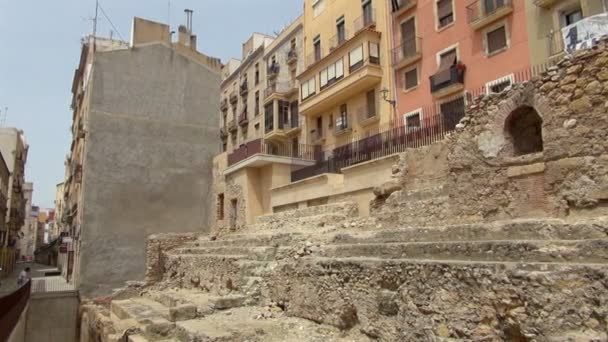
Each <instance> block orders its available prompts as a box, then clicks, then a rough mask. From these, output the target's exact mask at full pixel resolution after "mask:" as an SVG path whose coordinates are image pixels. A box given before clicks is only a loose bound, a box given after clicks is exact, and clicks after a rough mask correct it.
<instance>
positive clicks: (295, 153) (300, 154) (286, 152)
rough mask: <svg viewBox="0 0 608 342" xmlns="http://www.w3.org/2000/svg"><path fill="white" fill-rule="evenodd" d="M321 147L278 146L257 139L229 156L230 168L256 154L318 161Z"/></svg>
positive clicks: (302, 145)
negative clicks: (317, 157)
mask: <svg viewBox="0 0 608 342" xmlns="http://www.w3.org/2000/svg"><path fill="white" fill-rule="evenodd" d="M318 151H319V147H316V146H314V145H307V144H297V145H292V144H288V143H286V144H276V143H271V142H268V141H266V140H264V139H256V140H252V141H249V142H247V143H246V144H243V145H241V146H240V147H239V148H237V149H235V150H234V151H233V152H232V153H231V154H229V155H228V166H232V165H234V164H236V163H238V162H240V161H243V160H245V159H247V158H249V157H252V156H254V155H256V154H268V155H273V156H279V157H289V158H298V159H305V160H316V156H317V154H318Z"/></svg>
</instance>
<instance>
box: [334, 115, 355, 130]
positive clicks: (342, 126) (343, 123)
mask: <svg viewBox="0 0 608 342" xmlns="http://www.w3.org/2000/svg"><path fill="white" fill-rule="evenodd" d="M350 122H351V118H350V115H346V116H345V117H338V118H336V119H335V122H334V134H342V133H346V132H347V131H349V130H350V129H351V123H350Z"/></svg>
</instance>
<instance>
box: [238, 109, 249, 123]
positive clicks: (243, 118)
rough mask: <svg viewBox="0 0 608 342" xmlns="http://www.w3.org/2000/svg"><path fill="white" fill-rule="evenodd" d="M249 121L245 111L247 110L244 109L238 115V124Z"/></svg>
mask: <svg viewBox="0 0 608 342" xmlns="http://www.w3.org/2000/svg"><path fill="white" fill-rule="evenodd" d="M248 123H249V114H248V113H247V110H246V109H245V110H244V111H243V112H242V113H241V114H240V115H239V125H240V126H243V125H246V124H248Z"/></svg>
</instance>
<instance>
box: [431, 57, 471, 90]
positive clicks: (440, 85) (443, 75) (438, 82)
mask: <svg viewBox="0 0 608 342" xmlns="http://www.w3.org/2000/svg"><path fill="white" fill-rule="evenodd" d="M464 73H465V68H464V65H462V64H457V65H452V66H451V67H450V68H449V69H446V70H443V71H440V72H438V73H436V74H434V75H432V76H431V77H430V80H431V93H434V92H437V91H439V90H441V89H444V88H447V87H449V86H451V85H454V84H464Z"/></svg>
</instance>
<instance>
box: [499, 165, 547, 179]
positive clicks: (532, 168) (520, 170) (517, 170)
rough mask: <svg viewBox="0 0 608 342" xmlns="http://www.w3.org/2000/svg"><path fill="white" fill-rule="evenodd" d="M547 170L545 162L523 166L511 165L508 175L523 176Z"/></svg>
mask: <svg viewBox="0 0 608 342" xmlns="http://www.w3.org/2000/svg"><path fill="white" fill-rule="evenodd" d="M541 172H545V163H536V164H530V165H522V166H511V167H509V168H508V169H507V177H509V178H513V177H521V176H525V175H531V174H535V173H541Z"/></svg>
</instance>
